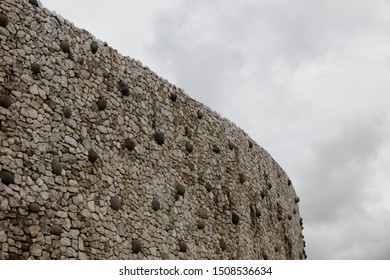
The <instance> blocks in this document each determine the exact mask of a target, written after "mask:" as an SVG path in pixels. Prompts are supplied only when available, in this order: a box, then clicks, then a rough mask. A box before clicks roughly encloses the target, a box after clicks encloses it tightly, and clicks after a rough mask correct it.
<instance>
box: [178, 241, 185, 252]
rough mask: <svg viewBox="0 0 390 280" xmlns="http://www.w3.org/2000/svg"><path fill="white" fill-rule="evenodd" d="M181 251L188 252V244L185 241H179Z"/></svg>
mask: <svg viewBox="0 0 390 280" xmlns="http://www.w3.org/2000/svg"><path fill="white" fill-rule="evenodd" d="M179 251H180V252H186V251H187V244H186V243H185V242H184V241H183V240H180V241H179Z"/></svg>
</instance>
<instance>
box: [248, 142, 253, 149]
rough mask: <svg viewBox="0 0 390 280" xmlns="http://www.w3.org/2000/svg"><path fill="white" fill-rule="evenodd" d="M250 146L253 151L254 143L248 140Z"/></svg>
mask: <svg viewBox="0 0 390 280" xmlns="http://www.w3.org/2000/svg"><path fill="white" fill-rule="evenodd" d="M248 145H249V148H251V149H252V147H253V143H252V141H251V140H248Z"/></svg>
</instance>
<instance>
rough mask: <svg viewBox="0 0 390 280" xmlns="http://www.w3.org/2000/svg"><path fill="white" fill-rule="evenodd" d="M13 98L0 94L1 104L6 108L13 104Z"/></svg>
mask: <svg viewBox="0 0 390 280" xmlns="http://www.w3.org/2000/svg"><path fill="white" fill-rule="evenodd" d="M11 103H12V100H11V97H9V96H8V95H0V106H1V107H4V108H8V107H9V106H11Z"/></svg>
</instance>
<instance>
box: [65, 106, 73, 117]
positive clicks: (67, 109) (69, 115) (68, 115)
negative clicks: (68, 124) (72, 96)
mask: <svg viewBox="0 0 390 280" xmlns="http://www.w3.org/2000/svg"><path fill="white" fill-rule="evenodd" d="M63 113H64V116H65V118H67V119H69V118H70V117H71V116H72V110H71V109H70V108H68V107H66V108H64V111H63Z"/></svg>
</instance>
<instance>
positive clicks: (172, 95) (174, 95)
mask: <svg viewBox="0 0 390 280" xmlns="http://www.w3.org/2000/svg"><path fill="white" fill-rule="evenodd" d="M176 99H177V94H176V93H174V92H172V93H171V100H172V101H173V102H175V101H176Z"/></svg>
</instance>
